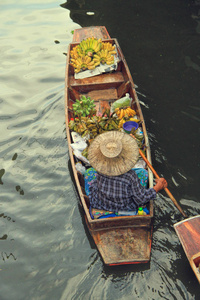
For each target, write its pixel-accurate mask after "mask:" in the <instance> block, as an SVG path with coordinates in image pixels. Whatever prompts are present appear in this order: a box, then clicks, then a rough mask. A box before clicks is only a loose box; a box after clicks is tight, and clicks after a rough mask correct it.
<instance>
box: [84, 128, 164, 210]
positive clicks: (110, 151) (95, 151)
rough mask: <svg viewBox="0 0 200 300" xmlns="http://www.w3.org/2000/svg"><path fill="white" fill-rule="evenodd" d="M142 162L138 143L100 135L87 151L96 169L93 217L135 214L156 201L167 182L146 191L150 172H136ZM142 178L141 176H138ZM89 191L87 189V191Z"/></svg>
mask: <svg viewBox="0 0 200 300" xmlns="http://www.w3.org/2000/svg"><path fill="white" fill-rule="evenodd" d="M138 158H139V148H138V145H137V142H136V140H135V139H134V138H133V137H131V136H130V135H129V134H127V133H124V132H119V131H108V132H106V133H102V134H100V135H98V136H97V137H96V138H95V139H94V140H93V142H92V143H91V145H90V147H89V150H88V160H89V162H90V164H91V166H92V167H93V168H91V169H89V170H88V172H86V175H85V179H86V183H87V182H88V181H87V175H88V174H89V173H91V172H92V174H93V179H94V180H92V182H90V186H89V200H90V205H91V209H92V210H93V212H92V215H93V216H94V215H95V214H97V216H101V212H100V213H99V211H98V210H103V215H105V213H104V212H106V214H109V212H110V214H114V215H123V214H125V215H126V214H130V215H131V214H136V211H137V209H138V207H140V206H144V205H146V204H147V203H148V202H149V201H150V200H154V199H155V198H156V194H157V192H159V191H160V190H162V189H163V188H166V187H167V182H166V180H165V179H164V178H160V179H157V180H156V184H155V186H154V187H153V188H147V183H148V180H147V177H148V175H147V174H148V172H147V171H146V170H145V169H142V170H141V169H140V172H139V174H137V172H136V171H137V170H134V169H133V167H134V166H135V164H136V162H137V161H138ZM138 175H139V176H138ZM87 188H88V187H87Z"/></svg>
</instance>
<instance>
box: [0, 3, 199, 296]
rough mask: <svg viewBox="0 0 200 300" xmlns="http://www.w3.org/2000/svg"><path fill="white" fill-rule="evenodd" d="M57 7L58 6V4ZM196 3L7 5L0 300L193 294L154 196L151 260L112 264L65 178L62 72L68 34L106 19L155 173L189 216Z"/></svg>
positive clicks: (195, 146)
mask: <svg viewBox="0 0 200 300" xmlns="http://www.w3.org/2000/svg"><path fill="white" fill-rule="evenodd" d="M61 4H62V5H61ZM199 5H200V3H199V1H197V0H196V2H195V1H189V0H188V1H186V0H185V1H184V0H183V1H180V0H173V1H172V0H169V1H161V0H157V1H155V0H150V1H145V0H140V1H139V0H134V1H133V0H132V1H131V0H127V1H121V0H115V1H114V0H110V1H108V0H103V1H96V0H93V1H91V0H74V1H70V0H69V1H67V2H66V3H62V2H59V1H53V0H46V1H44V2H41V1H38V0H35V1H33V0H32V1H25V0H20V1H14V0H7V1H2V2H1V4H0V9H1V20H0V22H1V46H0V47H1V71H0V82H1V87H0V91H1V94H0V122H1V137H0V191H1V193H0V232H1V233H0V251H1V256H0V300H46V299H48V300H59V299H60V300H68V299H70V300H71V299H76V300H77V299H91V300H98V299H109V300H110V299H124V300H129V299H130V300H132V299H144V300H146V299H155V300H157V299H178V300H179V299H199V298H198V295H199V284H198V282H197V280H196V277H195V276H194V274H193V272H192V270H191V268H190V266H189V263H188V261H187V258H186V256H185V253H184V251H183V249H182V247H181V245H180V242H179V240H178V237H177V235H176V234H175V231H174V229H173V224H174V223H176V222H178V221H180V220H182V219H183V217H182V215H181V214H180V212H179V211H178V210H177V209H176V208H175V207H174V205H173V203H172V201H171V200H170V199H169V198H168V197H167V196H166V195H165V194H164V192H162V193H160V194H159V196H158V198H157V200H156V204H155V219H154V232H153V245H152V255H151V261H150V263H149V264H147V265H142V266H140V265H137V266H123V267H114V268H108V267H105V266H104V265H103V263H102V260H101V258H100V256H99V254H98V252H97V250H96V248H95V246H94V243H93V241H92V240H91V238H90V236H89V234H88V232H87V229H86V227H85V224H84V221H83V214H82V211H81V209H80V207H79V205H78V197H77V194H76V191H75V188H74V185H73V182H72V178H71V173H70V168H69V156H68V148H67V141H66V134H65V115H64V77H65V62H66V56H65V55H64V54H63V53H65V52H67V46H68V44H69V43H70V42H71V39H72V34H71V31H72V30H74V29H76V28H80V27H84V26H90V25H105V26H106V27H107V30H108V32H109V34H110V35H111V37H113V38H117V39H118V41H119V44H120V46H121V48H122V51H123V52H124V55H125V57H126V60H127V62H128V65H129V67H130V71H131V73H132V76H133V80H134V82H135V84H136V85H137V92H138V97H139V100H140V102H141V107H142V110H143V114H144V117H145V120H146V126H147V130H148V133H149V138H150V142H151V149H152V160H153V165H154V168H155V169H156V170H157V172H158V173H159V174H160V175H162V176H164V177H165V178H166V179H167V180H168V183H169V189H170V191H171V192H172V194H173V195H174V197H175V198H176V200H177V201H178V203H179V204H180V205H181V207H182V208H183V210H184V211H185V212H186V213H187V215H188V216H193V215H196V214H200V199H199V193H198V184H199V175H200V174H199V173H200V172H199V133H200V132H199V121H200V112H199V111H200V109H199V97H200V90H199V79H200V76H199V74H200V55H199V53H200V39H199V38H200V36H199V35H200V6H199Z"/></svg>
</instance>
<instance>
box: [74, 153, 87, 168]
mask: <svg viewBox="0 0 200 300" xmlns="http://www.w3.org/2000/svg"><path fill="white" fill-rule="evenodd" d="M73 153H74V155H75V156H76V157H77V158H78V159H80V160H81V161H83V162H84V163H85V164H88V165H90V162H89V160H87V158H86V157H85V156H83V155H82V154H81V153H82V151H80V150H77V149H76V150H74V151H73Z"/></svg>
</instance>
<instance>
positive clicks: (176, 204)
mask: <svg viewBox="0 0 200 300" xmlns="http://www.w3.org/2000/svg"><path fill="white" fill-rule="evenodd" d="M130 135H131V136H132V137H133V138H135V137H134V135H133V134H130ZM139 153H140V155H141V157H142V158H143V160H144V161H145V162H146V164H147V166H148V167H149V168H150V170H151V171H152V172H153V174H154V175H155V177H156V178H157V179H159V178H160V176H159V175H158V174H157V172H156V171H155V170H154V168H153V167H152V165H151V164H150V162H149V161H148V159H147V158H146V156H145V155H144V153H143V152H142V151H141V150H140V149H139ZM164 190H165V192H166V193H167V195H168V196H169V197H170V199H171V200H172V201H173V203H174V205H175V206H176V207H177V208H178V210H179V211H180V212H181V213H182V215H183V216H184V217H186V218H187V215H186V214H185V213H184V211H183V210H182V208H181V207H180V205H179V204H178V203H177V201H176V199H175V198H174V196H173V195H172V194H171V193H170V191H169V190H168V188H164Z"/></svg>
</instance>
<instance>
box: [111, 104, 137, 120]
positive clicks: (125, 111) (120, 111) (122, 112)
mask: <svg viewBox="0 0 200 300" xmlns="http://www.w3.org/2000/svg"><path fill="white" fill-rule="evenodd" d="M115 113H116V115H117V116H118V118H119V119H120V120H121V119H122V118H123V117H133V116H135V115H136V112H135V110H134V109H132V108H131V107H130V106H125V107H121V108H119V107H117V108H115Z"/></svg>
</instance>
